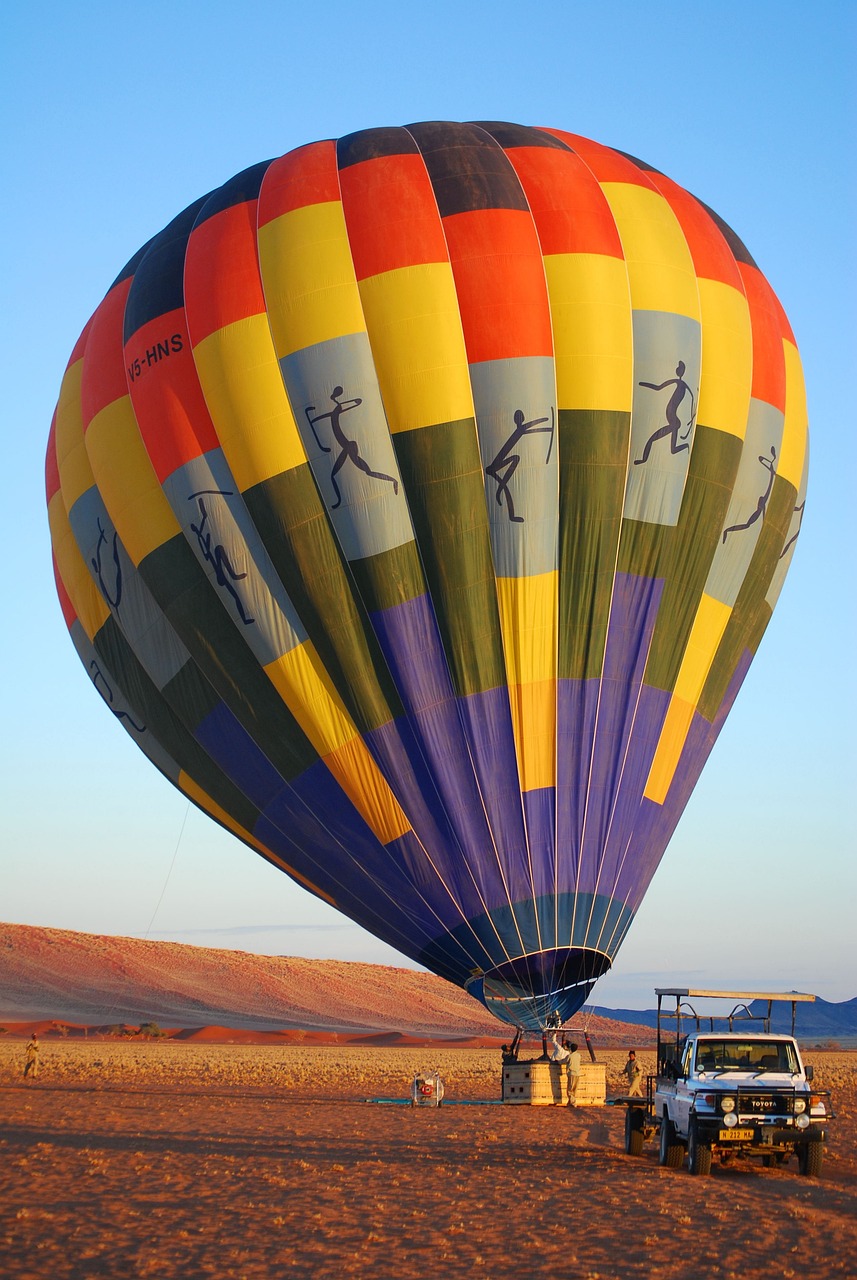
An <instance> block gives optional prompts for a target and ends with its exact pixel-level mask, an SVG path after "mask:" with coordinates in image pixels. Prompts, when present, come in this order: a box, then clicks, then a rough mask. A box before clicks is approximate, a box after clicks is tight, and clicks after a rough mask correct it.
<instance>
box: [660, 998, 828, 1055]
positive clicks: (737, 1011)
mask: <svg viewBox="0 0 857 1280" xmlns="http://www.w3.org/2000/svg"><path fill="white" fill-rule="evenodd" d="M655 995H656V996H657V997H658V1044H660V1025H661V1018H662V1017H664V1018H675V1019H676V1037H678V1036H679V1034H680V1032H681V1018H682V1013H684V1015H685V1016H686V1017H688V1018H691V1019H693V1020H694V1021H695V1022H696V1029H697V1031H698V1030H699V1029H700V1024H701V1023H702V1022H703V1021H705V1020H707V1021H708V1023H709V1027H710V1029H711V1030H712V1031H713V1030H714V1024H715V1022H728V1024H729V1030H730V1031H732V1025H733V1023H734V1022H735V1021H741V1022H762V1023H763V1024H764V1030H765V1033H766V1034H769V1033H770V1030H771V1011H772V1008H773V1005H774V1002H775V1001H781V1002H785V1003H787V1004H790V1005H791V1007H792V1035H794V1033H795V1013H796V1008H795V1006H796V1005H797V1004H798V1002H808V1001H812V1000H814V999H815V996H814V995H810V994H809V993H808V992H806V991H780V992H771V991H712V990H709V989H707V988H702V987H655ZM664 996H674V997H675V1009H674V1010H672V1009H662V1008H661V1002H662V1000H663V998H664ZM689 999H695V1000H697V999H708V1000H735V1001H737V1003H736V1004H735V1006H734V1007H733V1009H732V1012H731V1013H728V1014H708V1013H706V1014H700V1013H697V1011H696V1009H695V1008H694V1007H693V1005H691V1004H685V1003H684V1002H685V1001H686V1000H689ZM754 1000H764V1001H767V1005H768V1009H767V1013H765V1014H760V1013H751V1012H750V1005H751V1004H752V1003H753V1001H754Z"/></svg>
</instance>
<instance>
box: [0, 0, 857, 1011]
mask: <svg viewBox="0 0 857 1280" xmlns="http://www.w3.org/2000/svg"><path fill="white" fill-rule="evenodd" d="M0 46H2V49H3V52H2V54H1V55H0V58H2V65H0V119H2V120H3V122H4V123H3V135H2V149H3V155H2V158H3V172H4V176H5V181H4V183H3V187H4V190H3V195H2V205H0V221H2V236H0V253H2V257H3V260H2V263H0V282H2V289H3V293H4V298H3V306H2V308H0V331H2V348H0V349H2V367H0V376H2V380H3V386H2V396H0V405H2V410H0V412H2V437H3V452H4V455H5V473H4V479H5V485H4V489H5V500H4V502H3V504H2V515H0V519H2V525H3V527H2V538H3V547H4V556H3V561H2V566H3V584H4V590H3V614H4V626H3V628H2V631H0V645H2V664H3V671H4V674H5V680H4V690H3V699H2V706H3V713H2V714H3V732H2V737H0V780H1V781H0V787H2V803H3V810H2V811H3V825H4V832H3V841H2V844H3V849H2V851H0V919H2V920H7V921H15V922H20V923H25V924H40V925H51V926H55V927H60V928H69V929H80V930H86V931H91V932H97V933H105V934H126V935H133V936H139V937H142V936H149V937H151V938H169V939H173V940H176V941H184V942H193V943H197V944H199V945H210V946H223V947H235V948H239V949H244V950H258V951H262V952H270V953H275V954H294V955H306V956H318V957H326V956H336V957H341V958H345V959H359V960H370V961H377V962H380V963H392V964H396V963H404V962H403V961H401V959H400V958H399V957H398V956H397V954H396V953H395V952H392V951H391V950H389V949H388V948H386V947H384V946H383V945H382V944H381V943H378V942H376V941H375V940H374V939H372V938H371V937H369V935H367V934H365V933H363V932H362V931H361V930H359V929H358V928H357V926H354V925H352V924H351V923H350V922H349V921H346V920H343V919H342V917H340V916H338V915H336V914H335V913H334V912H332V911H331V910H329V909H328V908H326V907H325V906H324V905H323V904H321V903H319V902H316V900H314V899H312V898H311V897H309V896H308V895H307V894H305V893H303V892H302V891H300V890H299V889H297V888H296V887H295V886H293V885H292V884H291V883H290V882H289V881H288V880H287V878H286V877H284V876H282V875H281V874H280V873H278V872H276V871H274V870H273V869H272V868H270V867H268V866H267V865H266V864H265V863H263V862H262V861H261V859H259V858H257V857H255V856H254V855H253V854H252V853H251V852H250V851H249V850H247V849H245V848H244V847H243V846H241V845H239V844H238V843H237V842H236V841H234V840H233V839H232V838H230V837H228V836H226V835H225V834H224V833H223V832H222V831H221V830H220V829H219V828H217V827H215V826H214V824H212V823H211V822H210V821H208V820H207V819H206V818H204V817H203V815H202V814H200V813H199V812H198V811H197V810H195V809H192V808H190V807H189V806H188V804H187V801H186V800H184V799H183V797H182V796H180V795H179V794H178V793H177V792H175V791H173V789H172V788H171V787H170V786H169V785H168V784H167V783H166V782H164V781H163V779H162V778H161V777H160V776H159V775H158V774H157V773H156V772H155V771H154V770H153V769H152V768H151V766H150V765H149V764H148V763H147V761H146V760H145V759H144V757H143V756H142V755H141V754H140V753H139V752H137V750H136V748H134V746H133V745H132V744H131V742H130V741H129V740H128V739H127V738H126V736H125V734H124V733H123V731H122V730H121V728H120V727H119V725H118V723H117V722H116V721H115V720H114V719H113V718H112V717H111V716H110V715H108V714H107V712H106V711H105V708H104V707H103V706H102V705H101V703H100V700H99V699H98V698H96V697H95V696H94V694H93V691H92V688H91V686H90V683H89V681H88V680H87V678H86V675H85V673H84V671H83V669H82V667H81V666H80V664H79V661H78V659H77V656H76V655H75V653H74V650H73V648H72V646H71V644H70V642H69V640H68V637H67V635H66V631H65V626H64V623H63V620H62V616H61V614H60V610H59V607H58V604H57V601H56V597H55V593H54V587H53V581H52V576H51V569H50V552H49V540H48V529H47V520H46V516H45V506H44V490H43V478H42V477H43V459H44V449H45V442H46V439H47V433H48V428H49V425H50V419H51V414H52V411H53V408H54V404H55V401H56V397H57V393H58V390H59V385H60V379H61V377H62V373H63V370H64V368H65V364H66V361H67V359H68V356H69V354H70V352H71V349H72V347H73V345H74V342H75V340H76V338H77V336H78V334H79V331H80V329H81V328H82V326H83V324H84V323H85V321H86V320H87V318H88V317H89V315H90V314H91V312H92V311H93V310H94V308H95V306H96V305H97V304H98V302H99V301H100V298H101V297H102V295H103V294H104V292H105V290H106V289H107V287H108V286H109V284H110V282H111V281H112V279H113V278H114V276H115V275H116V273H117V272H118V270H119V269H120V268H121V267H122V266H123V265H124V263H125V262H126V261H127V259H128V258H129V257H130V256H131V254H132V253H133V252H134V251H135V250H136V249H137V248H138V247H139V246H140V245H141V244H142V243H143V242H144V241H145V240H147V239H148V238H149V237H150V236H151V235H152V234H153V233H154V232H156V231H158V230H159V229H160V228H161V227H162V226H163V225H164V224H165V223H166V222H168V221H169V220H170V219H171V218H172V217H173V216H174V215H175V214H176V213H178V212H179V211H180V210H181V209H182V208H184V207H185V206H186V205H187V204H189V203H190V202H191V201H192V200H193V199H195V198H196V197H197V196H199V195H201V194H203V193H204V192H206V191H208V190H210V189H211V188H212V187H214V186H217V185H219V184H220V183H221V182H223V181H224V180H225V179H227V178H228V177H230V176H231V175H232V174H233V173H236V172H238V171H239V170H240V169H243V168H245V167H247V166H248V165H249V164H252V163H253V162H255V161H257V160H263V159H267V158H269V157H272V156H275V155H279V154H281V153H283V152H285V151H287V150H289V149H290V148H292V147H294V146H298V145H300V144H301V143H304V142H309V141H312V140H314V139H316V138H324V137H336V136H339V135H341V134H345V133H350V132H352V131H353V130H356V129H360V128H365V127H370V126H374V125H384V124H403V123H408V122H410V121H416V120H425V119H451V120H468V119H507V120H515V121H520V122H522V123H527V124H543V125H552V126H557V127H561V128H566V129H569V130H572V131H574V132H578V133H582V134H585V135H587V136H589V137H592V138H595V139H597V140H598V141H600V142H604V143H607V144H609V145H612V146H615V147H618V148H619V149H621V150H623V151H628V152H630V153H632V154H634V155H636V156H639V157H641V158H643V159H645V160H646V161H648V162H649V163H651V164H653V165H654V166H656V167H657V168H659V169H662V170H663V171H664V172H665V173H667V174H669V176H670V177H672V178H674V179H675V180H676V181H678V182H680V183H681V184H682V185H683V186H685V187H687V188H688V189H689V190H691V191H692V192H694V194H696V195H698V196H699V197H700V198H701V199H702V200H704V201H705V202H706V203H707V204H710V205H711V206H712V207H714V208H715V209H716V210H717V211H718V213H720V214H721V215H722V216H723V217H724V218H725V219H726V221H727V222H729V223H730V224H731V225H732V226H733V227H734V228H735V230H736V231H737V232H738V234H739V235H740V236H741V237H742V239H743V240H744V241H745V243H746V244H747V245H748V247H749V249H750V251H751V253H752V254H753V255H754V257H755V258H756V260H757V262H758V263H759V265H760V267H761V268H762V270H763V271H764V272H765V273H766V275H767V276H768V278H769V279H770V281H771V283H772V284H773V286H774V288H775V290H776V291H777V293H778V295H779V297H780V299H781V301H782V302H783V305H784V306H785V308H786V311H787V313H788V315H789V318H790V320H791V322H792V326H793V328H794V331H795V335H796V338H797V341H798V345H799V347H800V350H801V355H802V358H803V363H804V370H805V374H806V380H807V388H808V401H809V414H810V424H811V432H812V464H811V472H810V489H809V501H808V503H807V511H806V517H805V520H804V524H803V530H802V533H801V538H800V542H799V545H798V548H797V552H796V555H795V558H794V561H793V564H792V569H791V573H790V575H789V579H788V580H787V582H786V585H785V588H784V591H783V595H782V597H781V599H780V603H779V606H778V608H777V612H776V614H775V616H774V619H773V622H772V624H771V626H770V628H769V630H768V633H767V634H766V636H765V638H764V640H763V642H762V646H761V649H760V652H759V655H758V658H757V661H756V662H755V663H754V665H753V667H752V668H751V671H750V674H749V676H748V678H747V680H746V682H745V685H744V688H743V689H742V692H741V694H740V696H739V698H738V702H737V704H736V706H735V709H734V711H733V713H732V716H731V717H730V720H729V721H728V723H727V725H726V728H725V729H724V731H723V733H722V735H721V738H720V740H719V742H718V745H717V747H716V749H715V752H714V754H713V756H712V758H711V760H710V761H709V764H708V766H707V769H706V771H705V773H704V774H703V777H702V779H701V780H700V783H699V784H698V786H697V789H696V791H695V793H694V796H693V797H692V799H691V802H690V804H689V806H688V809H687V811H686V813H685V816H684V818H683V819H682V822H681V824H680V825H679V828H678V830H677V832H676V834H675V836H674V838H673V841H672V844H671V845H670V848H669V849H668V851H667V853H666V856H665V858H664V860H663V862H662V864H661V868H660V870H659V872H658V874H657V876H656V878H655V880H654V883H653V884H652V887H651V889H650V890H649V893H648V896H647V898H646V901H645V903H644V905H643V907H642V909H641V911H640V913H639V915H638V917H637V920H636V921H635V923H634V926H633V928H632V930H631V933H630V935H629V937H628V939H627V941H626V942H625V944H624V946H623V948H622V950H621V951H620V953H619V956H618V958H617V961H616V966H615V968H614V971H613V973H612V974H610V975H608V977H607V978H605V979H604V980H602V982H600V983H599V985H598V986H597V987H596V990H595V999H596V1000H597V1002H598V1003H603V1004H612V1005H630V1006H636V1007H643V1006H645V1005H647V1004H650V1003H651V989H652V987H653V986H654V985H656V984H660V985H672V984H677V983H679V982H683V981H688V982H690V983H693V984H697V985H726V984H730V985H731V984H738V985H743V986H749V987H751V988H758V989H761V988H763V987H777V988H782V989H789V988H792V987H794V988H798V989H803V990H812V991H816V992H817V993H818V994H820V995H822V996H824V997H825V998H827V999H832V1000H842V999H847V998H850V997H852V996H854V995H857V942H855V938H857V930H855V927H854V912H855V905H857V872H855V866H857V829H856V828H857V823H855V810H857V805H855V799H854V792H855V786H856V785H857V767H855V766H857V758H856V753H855V745H854V727H855V715H857V698H855V688H857V682H855V678H854V661H855V660H854V653H855V648H857V635H855V632H857V626H855V623H857V609H855V596H857V592H855V571H854V542H855V536H854V535H855V521H854V514H853V513H854V509H855V505H854V498H853V496H852V495H853V484H854V481H853V478H852V476H853V472H854V463H853V455H852V453H851V452H850V451H849V449H850V446H848V444H847V441H848V439H849V438H850V436H851V435H852V434H853V426H852V421H851V419H852V415H851V413H850V411H849V410H848V409H847V407H846V401H847V398H848V394H849V392H848V385H849V380H850V378H851V377H852V376H853V374H852V369H853V367H854V350H855V337H857V325H855V297H857V288H855V283H857V282H855V251H854V227H855V154H857V152H855V99H854V88H853V80H854V77H853V67H854V60H855V55H857V6H852V5H851V4H848V3H843V2H842V0H816V3H814V4H812V5H808V4H806V3H803V2H798V0H791V2H788V0H785V2H783V0H781V2H780V3H767V2H758V0H745V2H744V3H717V2H713V3H710V4H707V5H704V6H703V5H695V6H688V5H684V4H682V5H680V4H672V3H658V0H651V3H648V4H645V5H642V4H638V3H631V2H628V3H615V2H614V3H611V2H610V0H604V2H602V3H591V2H589V0H586V2H585V3H582V2H575V0H562V2H561V3H556V2H555V0H546V2H545V3H543V4H541V5H540V6H524V5H521V4H516V3H508V2H507V0H498V2H497V3H492V4H482V3H478V2H477V3H467V4H460V3H458V4H452V3H449V2H448V0H440V3H435V4H431V5H423V6H419V7H417V6H413V7H410V6H402V5H398V4H389V3H380V2H378V0H368V2H367V3H364V4H362V5H359V6H358V5H352V4H345V3H340V2H339V0H334V2H333V3H328V4H327V5H326V6H324V7H316V6H309V5H305V6H298V5H295V4H287V3H279V4H277V3H271V2H268V0H244V3H242V4H241V5H235V4H226V3H219V2H218V0H210V2H209V3H197V2H194V0H189V2H184V3H182V2H181V0H173V3H170V4H166V3H161V0H151V2H150V3H147V4H146V5H145V6H140V7H130V6H120V5H117V4H115V3H113V4H107V3H100V4H99V3H90V4H88V5H85V6H69V5H66V4H59V3H43V4H39V5H30V6H24V5H19V6H17V7H16V8H15V9H14V10H13V9H12V8H11V7H10V6H9V7H7V8H6V10H5V16H4V17H3V19H2V28H0ZM0 981H2V975H0Z"/></svg>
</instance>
